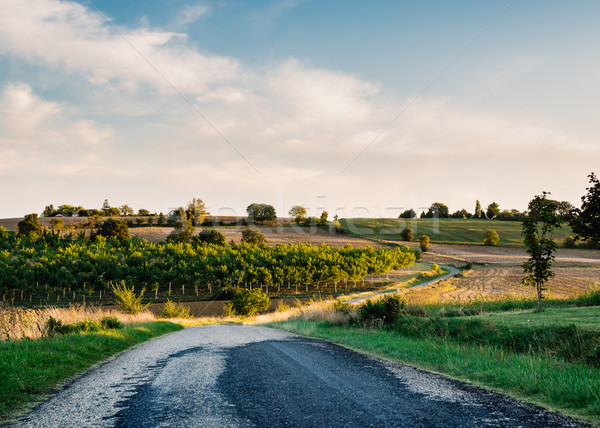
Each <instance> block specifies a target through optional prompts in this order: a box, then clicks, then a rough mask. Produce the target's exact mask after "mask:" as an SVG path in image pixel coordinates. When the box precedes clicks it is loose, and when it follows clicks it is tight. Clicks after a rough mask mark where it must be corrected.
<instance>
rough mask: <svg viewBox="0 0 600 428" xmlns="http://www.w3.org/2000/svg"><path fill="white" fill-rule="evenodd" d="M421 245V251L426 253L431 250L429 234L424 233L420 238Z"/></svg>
mask: <svg viewBox="0 0 600 428" xmlns="http://www.w3.org/2000/svg"><path fill="white" fill-rule="evenodd" d="M419 245H420V246H421V251H423V252H424V253H426V252H427V251H429V236H427V235H422V236H421V237H420V238H419Z"/></svg>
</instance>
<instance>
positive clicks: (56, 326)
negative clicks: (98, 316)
mask: <svg viewBox="0 0 600 428" xmlns="http://www.w3.org/2000/svg"><path fill="white" fill-rule="evenodd" d="M101 328H102V325H101V323H100V322H98V321H94V320H90V319H87V320H83V321H80V322H76V323H72V324H63V322H62V321H61V320H57V319H55V318H54V317H50V318H48V321H46V334H47V335H48V336H50V337H54V336H58V335H66V334H78V333H93V332H96V331H100V329H101Z"/></svg>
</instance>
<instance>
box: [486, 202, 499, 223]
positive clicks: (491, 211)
mask: <svg viewBox="0 0 600 428" xmlns="http://www.w3.org/2000/svg"><path fill="white" fill-rule="evenodd" d="M485 214H486V215H487V218H490V219H491V218H494V217H496V216H497V215H498V214H500V207H499V206H498V204H497V203H496V202H492V203H491V204H489V205H488V207H487V211H486V212H485Z"/></svg>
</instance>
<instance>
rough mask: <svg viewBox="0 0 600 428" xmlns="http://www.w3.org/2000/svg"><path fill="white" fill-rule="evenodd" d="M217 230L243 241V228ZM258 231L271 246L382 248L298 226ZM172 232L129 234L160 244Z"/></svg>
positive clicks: (147, 229) (156, 230)
mask: <svg viewBox="0 0 600 428" xmlns="http://www.w3.org/2000/svg"><path fill="white" fill-rule="evenodd" d="M215 229H216V230H218V231H219V232H221V233H222V234H223V235H225V238H227V242H229V241H231V240H233V241H234V242H236V243H240V242H241V240H242V231H243V230H244V228H243V227H216V228H215ZM256 229H257V230H259V231H260V232H261V233H262V234H263V235H265V238H266V239H267V243H268V244H269V245H277V244H296V243H299V242H302V243H305V244H313V245H321V244H327V245H331V246H333V247H343V246H344V245H347V244H350V245H352V246H353V247H366V246H371V247H374V248H379V247H381V244H379V243H377V242H374V241H371V240H368V239H364V238H358V237H354V236H348V235H340V234H335V233H330V232H329V231H327V230H324V229H317V228H310V227H298V226H274V227H258V228H256ZM200 230H201V229H200V228H197V229H196V234H198V233H200ZM172 231H173V229H171V228H167V227H143V228H132V229H130V230H129V233H130V234H131V235H132V236H138V237H140V238H142V239H147V240H148V241H151V242H159V241H164V240H165V239H166V238H167V236H169V234H170V233H171V232H172Z"/></svg>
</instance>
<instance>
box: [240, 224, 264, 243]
mask: <svg viewBox="0 0 600 428" xmlns="http://www.w3.org/2000/svg"><path fill="white" fill-rule="evenodd" d="M242 242H247V243H248V244H254V245H262V244H264V243H266V242H267V239H266V238H265V235H263V234H262V233H260V232H259V231H258V230H252V229H250V228H247V229H244V230H243V231H242Z"/></svg>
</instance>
